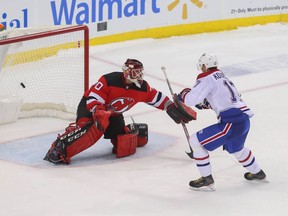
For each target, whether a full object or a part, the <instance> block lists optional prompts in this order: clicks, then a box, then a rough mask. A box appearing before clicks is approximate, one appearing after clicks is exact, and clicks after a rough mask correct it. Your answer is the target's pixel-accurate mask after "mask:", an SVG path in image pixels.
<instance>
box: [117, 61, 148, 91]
mask: <svg viewBox="0 0 288 216" xmlns="http://www.w3.org/2000/svg"><path fill="white" fill-rule="evenodd" d="M122 70H123V72H124V78H125V79H127V80H129V81H131V82H133V83H134V84H135V85H136V86H137V87H138V88H141V85H142V83H143V75H144V67H143V64H142V63H141V62H140V61H138V60H136V59H127V61H126V62H125V63H124V64H123V66H122Z"/></svg>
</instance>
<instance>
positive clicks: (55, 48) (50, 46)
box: [0, 25, 89, 119]
mask: <svg viewBox="0 0 288 216" xmlns="http://www.w3.org/2000/svg"><path fill="white" fill-rule="evenodd" d="M88 88H89V29H88V27H87V26H85V25H77V26H52V27H42V28H25V29H7V30H5V31H2V32H0V98H20V99H21V100H22V106H21V111H20V114H19V117H20V118H21V117H22V118H25V117H35V116H49V117H58V118H66V119H67V118H68V119H71V118H75V116H76V111H77V106H78V103H79V101H80V99H81V97H82V95H83V92H84V91H85V90H87V89H88Z"/></svg>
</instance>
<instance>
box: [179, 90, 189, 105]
mask: <svg viewBox="0 0 288 216" xmlns="http://www.w3.org/2000/svg"><path fill="white" fill-rule="evenodd" d="M190 91H191V88H185V89H183V90H182V91H181V92H180V93H179V94H178V95H177V96H178V98H179V100H180V101H181V102H184V99H185V97H186V95H187V94H188V93H189V92H190Z"/></svg>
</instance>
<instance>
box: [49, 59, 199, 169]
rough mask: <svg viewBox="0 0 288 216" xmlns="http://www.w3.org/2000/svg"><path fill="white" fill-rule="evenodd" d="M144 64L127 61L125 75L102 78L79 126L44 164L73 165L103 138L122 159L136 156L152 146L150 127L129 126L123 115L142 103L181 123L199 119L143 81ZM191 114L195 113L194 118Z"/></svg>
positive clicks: (80, 113)
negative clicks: (149, 134)
mask: <svg viewBox="0 0 288 216" xmlns="http://www.w3.org/2000/svg"><path fill="white" fill-rule="evenodd" d="M143 74H144V67H143V64H142V63H141V62H140V61H138V60H136V59H127V61H126V62H125V63H124V64H123V66H122V72H111V73H108V74H105V75H103V76H101V77H100V79H99V80H98V82H96V83H95V84H93V85H92V86H91V87H90V89H89V90H87V91H86V92H85V93H84V95H83V97H82V99H81V101H80V103H79V105H78V109H77V118H76V123H73V124H70V125H69V126H68V127H67V128H66V130H65V132H64V133H63V134H62V135H59V136H58V137H57V139H56V140H55V141H54V142H53V143H52V146H51V148H50V149H49V150H48V152H47V154H46V156H45V158H44V160H47V161H49V162H52V163H54V164H63V163H64V164H69V163H70V162H71V158H72V157H73V156H75V155H77V154H79V153H80V152H82V151H84V150H85V149H87V148H89V147H91V146H92V145H94V144H95V143H96V142H97V141H98V140H99V139H100V138H101V137H102V136H103V135H104V139H110V141H111V143H112V144H113V148H112V152H113V153H114V154H116V156H117V157H118V158H121V157H126V156H129V155H133V154H134V153H135V152H136V149H137V147H142V146H144V145H146V144H147V142H148V125H147V124H145V123H140V124H139V123H138V124H137V123H132V124H129V125H126V126H125V122H124V116H123V113H124V112H126V111H127V110H129V109H131V108H132V107H133V106H135V105H136V104H137V103H139V102H144V103H146V104H148V105H151V106H153V107H155V108H157V109H160V110H165V111H166V112H167V114H168V115H169V116H170V117H171V118H172V119H173V120H174V121H175V122H176V123H177V124H180V123H183V122H184V123H188V122H189V121H191V120H193V119H195V118H196V117H195V116H193V115H194V114H193V113H194V112H186V109H189V108H185V109H183V108H181V109H179V104H178V105H177V104H176V103H173V102H172V101H171V100H170V99H169V98H168V97H167V96H166V95H164V94H163V93H162V92H160V91H158V90H156V89H155V88H152V87H150V85H149V84H148V83H147V82H146V81H145V80H143ZM189 113H192V115H190V114H189Z"/></svg>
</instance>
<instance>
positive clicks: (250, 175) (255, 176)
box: [244, 170, 268, 182]
mask: <svg viewBox="0 0 288 216" xmlns="http://www.w3.org/2000/svg"><path fill="white" fill-rule="evenodd" d="M244 178H245V179H247V180H248V181H253V180H256V181H262V182H268V181H267V180H266V174H265V173H264V171H263V170H260V171H259V172H258V173H256V174H253V173H250V172H247V173H245V174H244Z"/></svg>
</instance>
